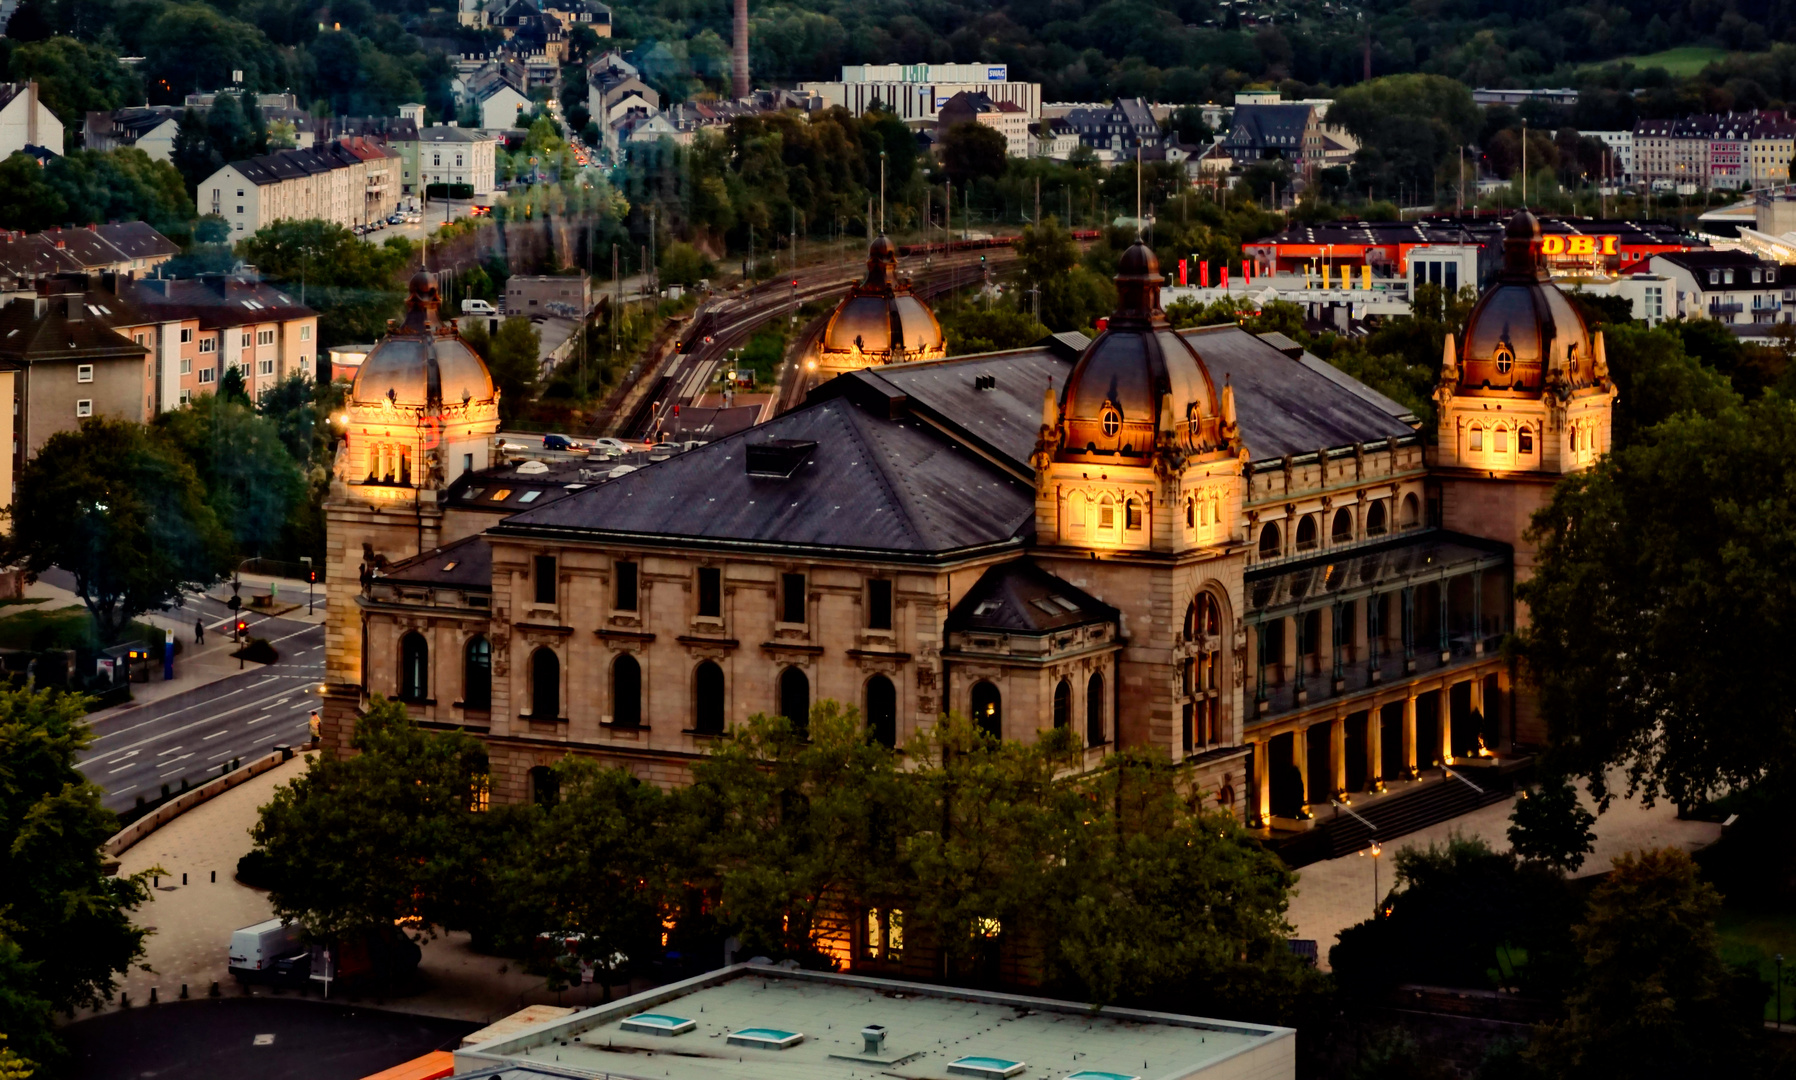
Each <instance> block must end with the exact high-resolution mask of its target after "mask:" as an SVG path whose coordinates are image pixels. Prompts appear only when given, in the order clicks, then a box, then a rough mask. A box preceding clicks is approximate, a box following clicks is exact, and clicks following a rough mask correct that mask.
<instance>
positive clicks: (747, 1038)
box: [724, 1027, 804, 1050]
mask: <svg viewBox="0 0 1796 1080" xmlns="http://www.w3.org/2000/svg"><path fill="white" fill-rule="evenodd" d="M724 1041H725V1042H727V1043H729V1044H730V1045H731V1046H752V1047H756V1048H758V1049H761V1050H785V1049H788V1048H790V1047H794V1046H797V1045H798V1044H799V1043H801V1042H804V1033H803V1032H801V1031H787V1030H785V1029H784V1028H771V1027H751V1028H743V1029H741V1030H740V1031H732V1032H730V1033H729V1036H728V1037H727V1038H726V1039H725V1040H724Z"/></svg>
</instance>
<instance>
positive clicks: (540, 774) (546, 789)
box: [530, 765, 561, 806]
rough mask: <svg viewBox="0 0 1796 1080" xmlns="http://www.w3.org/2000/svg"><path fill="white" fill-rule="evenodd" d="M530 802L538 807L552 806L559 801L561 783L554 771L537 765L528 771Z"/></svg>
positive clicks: (545, 766)
mask: <svg viewBox="0 0 1796 1080" xmlns="http://www.w3.org/2000/svg"><path fill="white" fill-rule="evenodd" d="M530 801H531V802H534V803H535V804H536V805H538V806H554V805H555V804H556V803H558V802H560V801H561V783H560V781H558V780H557V779H556V778H555V770H554V769H551V768H549V767H548V766H547V765H538V766H536V767H534V768H532V769H531V770H530Z"/></svg>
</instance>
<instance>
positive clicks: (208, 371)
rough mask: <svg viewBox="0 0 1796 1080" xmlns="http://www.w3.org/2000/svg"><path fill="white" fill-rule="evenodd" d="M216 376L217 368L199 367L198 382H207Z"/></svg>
mask: <svg viewBox="0 0 1796 1080" xmlns="http://www.w3.org/2000/svg"><path fill="white" fill-rule="evenodd" d="M217 377H218V369H217V368H209V367H203V368H201V369H200V382H203V383H209V382H211V381H212V380H213V379H215V378H217Z"/></svg>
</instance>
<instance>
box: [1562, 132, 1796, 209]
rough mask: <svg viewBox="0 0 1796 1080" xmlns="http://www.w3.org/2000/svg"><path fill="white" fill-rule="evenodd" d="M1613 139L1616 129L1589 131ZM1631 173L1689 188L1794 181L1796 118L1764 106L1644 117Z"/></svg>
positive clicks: (1663, 185) (1660, 185)
mask: <svg viewBox="0 0 1796 1080" xmlns="http://www.w3.org/2000/svg"><path fill="white" fill-rule="evenodd" d="M1586 134H1589V135H1591V136H1593V137H1597V138H1602V139H1603V140H1604V141H1605V142H1609V141H1610V140H1609V138H1608V137H1607V136H1609V135H1611V134H1619V133H1610V132H1587V133H1586ZM1632 143H1633V146H1632V149H1633V168H1632V170H1631V171H1630V178H1631V179H1632V180H1634V181H1636V182H1640V183H1646V184H1650V185H1652V187H1653V188H1654V189H1655V190H1660V191H1669V190H1679V191H1683V192H1684V193H1686V194H1688V193H1690V192H1694V191H1697V190H1703V189H1719V190H1723V191H1736V190H1740V189H1752V188H1762V187H1770V186H1773V185H1776V184H1783V183H1788V182H1789V178H1790V158H1791V157H1792V156H1793V155H1796V121H1792V120H1791V119H1790V117H1788V116H1787V115H1785V114H1783V113H1777V112H1768V111H1759V112H1742V113H1722V114H1718V115H1697V116H1686V117H1683V118H1681V119H1677V120H1643V121H1641V122H1640V123H1638V124H1636V125H1635V126H1634V131H1633V139H1632Z"/></svg>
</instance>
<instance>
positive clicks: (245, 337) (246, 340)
mask: <svg viewBox="0 0 1796 1080" xmlns="http://www.w3.org/2000/svg"><path fill="white" fill-rule="evenodd" d="M239 344H241V345H242V347H243V348H245V349H247V348H249V331H248V330H245V331H244V332H243V340H242V341H241V342H240V343H239Z"/></svg>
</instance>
